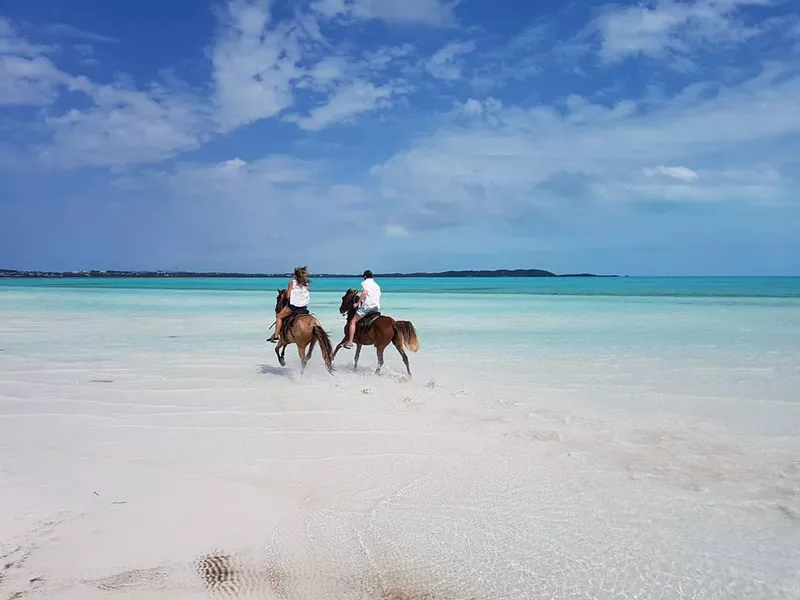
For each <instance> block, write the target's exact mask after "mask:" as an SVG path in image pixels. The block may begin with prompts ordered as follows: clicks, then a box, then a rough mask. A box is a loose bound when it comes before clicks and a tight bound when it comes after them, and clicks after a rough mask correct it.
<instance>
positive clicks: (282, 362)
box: [278, 358, 286, 367]
mask: <svg viewBox="0 0 800 600" xmlns="http://www.w3.org/2000/svg"><path fill="white" fill-rule="evenodd" d="M278 363H280V365H281V366H282V367H285V366H286V361H285V360H283V359H282V358H279V359H278Z"/></svg>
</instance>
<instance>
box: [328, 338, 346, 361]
mask: <svg viewBox="0 0 800 600" xmlns="http://www.w3.org/2000/svg"><path fill="white" fill-rule="evenodd" d="M346 341H347V338H346V337H345V338H344V339H343V340H342V341H341V342H339V344H338V345H337V346H336V349H335V350H334V351H333V357H331V360H336V353H337V352H339V350H340V349H341V348H342V346H344V343H345V342H346Z"/></svg>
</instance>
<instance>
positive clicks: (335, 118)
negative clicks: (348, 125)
mask: <svg viewBox="0 0 800 600" xmlns="http://www.w3.org/2000/svg"><path fill="white" fill-rule="evenodd" d="M393 93H394V89H393V88H392V87H391V86H389V85H385V86H376V85H375V84H373V83H369V82H367V81H355V82H353V83H351V84H348V85H346V86H343V87H340V88H338V89H337V90H336V91H335V92H334V93H333V94H332V95H331V96H330V98H329V99H328V102H327V104H325V105H324V106H320V107H318V108H315V109H313V110H312V111H311V113H310V114H309V116H307V117H298V116H292V117H287V120H291V121H295V122H296V123H297V125H298V126H299V127H300V128H301V129H305V130H307V131H318V130H320V129H325V128H326V127H328V126H330V125H333V124H334V123H339V122H343V121H349V120H350V119H352V118H353V117H354V116H356V115H358V114H360V113H363V112H368V111H372V110H376V109H378V108H380V107H384V106H387V105H388V104H390V103H391V98H392V95H393Z"/></svg>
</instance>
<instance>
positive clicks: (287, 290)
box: [286, 279, 294, 298]
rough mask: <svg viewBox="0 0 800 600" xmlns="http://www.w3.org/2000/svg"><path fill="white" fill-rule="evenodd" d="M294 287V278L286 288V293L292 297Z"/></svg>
mask: <svg viewBox="0 0 800 600" xmlns="http://www.w3.org/2000/svg"><path fill="white" fill-rule="evenodd" d="M293 287H294V279H292V280H291V281H290V282H289V287H287V288H286V293H287V294H288V296H289V297H290V298H291V296H292V288H293Z"/></svg>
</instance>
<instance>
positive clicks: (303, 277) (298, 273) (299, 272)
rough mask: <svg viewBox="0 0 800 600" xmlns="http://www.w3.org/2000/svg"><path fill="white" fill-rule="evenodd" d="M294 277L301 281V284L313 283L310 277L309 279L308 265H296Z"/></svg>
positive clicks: (298, 281)
mask: <svg viewBox="0 0 800 600" xmlns="http://www.w3.org/2000/svg"><path fill="white" fill-rule="evenodd" d="M294 278H295V279H296V280H297V283H299V284H300V285H302V286H308V284H310V283H311V281H309V279H308V267H306V266H302V267H295V269H294Z"/></svg>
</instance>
